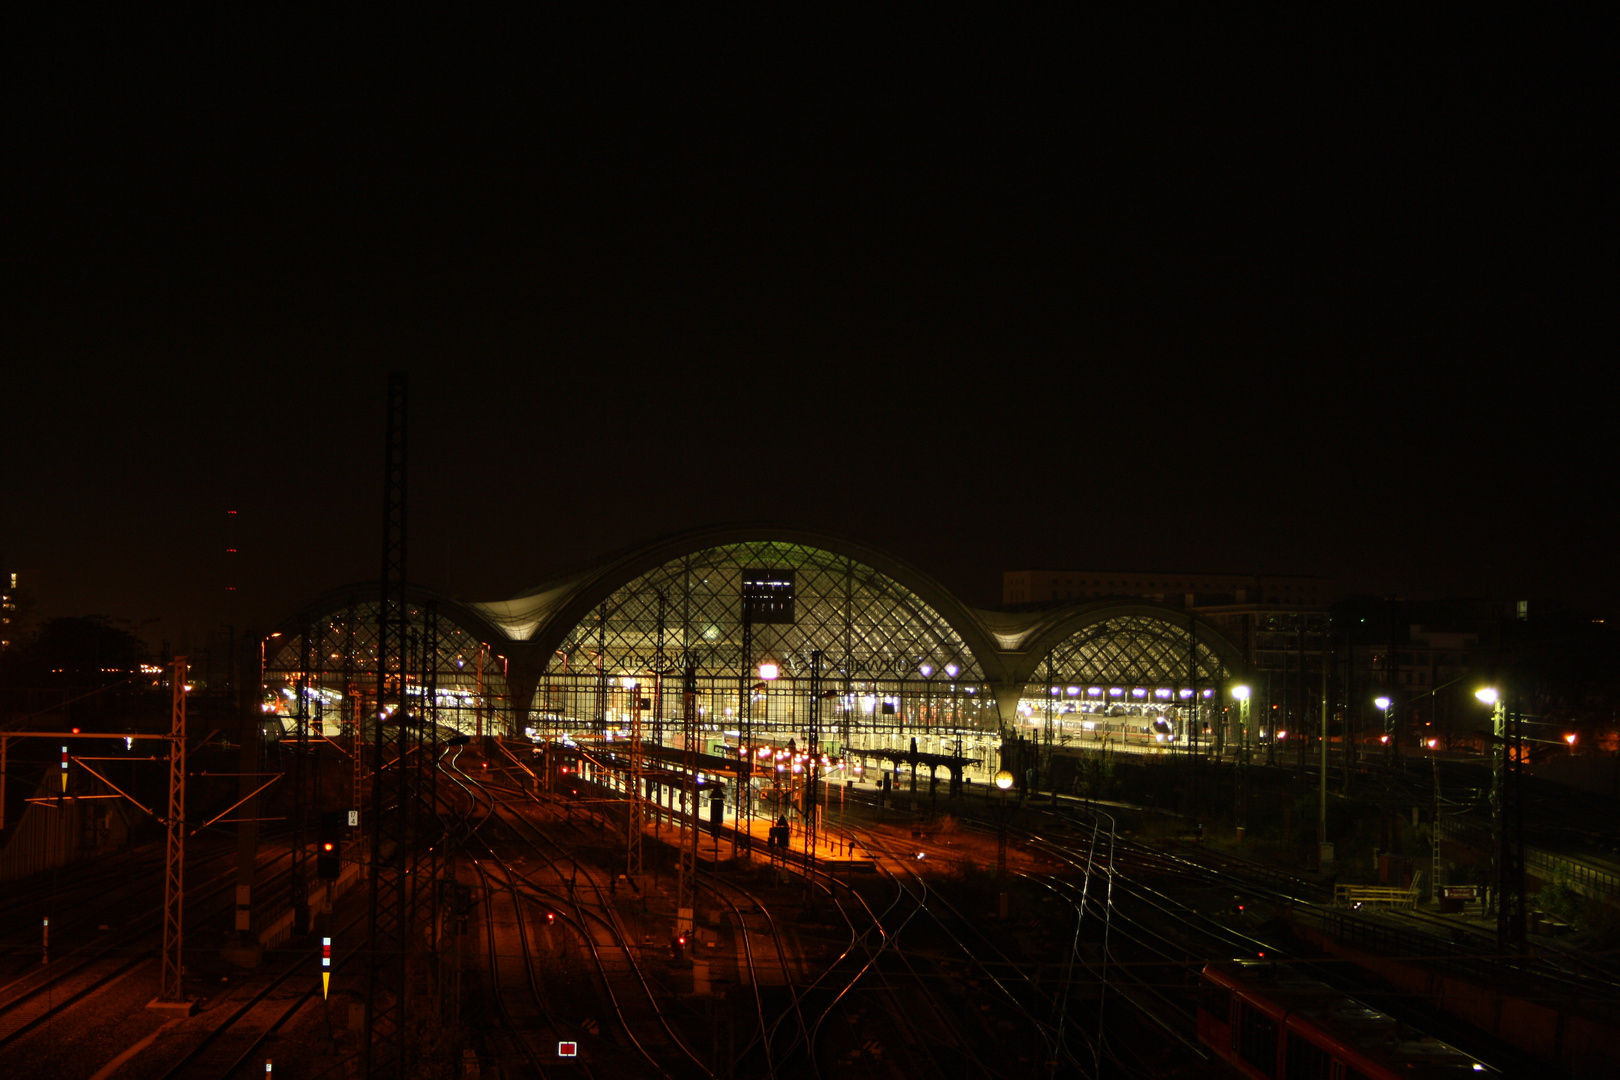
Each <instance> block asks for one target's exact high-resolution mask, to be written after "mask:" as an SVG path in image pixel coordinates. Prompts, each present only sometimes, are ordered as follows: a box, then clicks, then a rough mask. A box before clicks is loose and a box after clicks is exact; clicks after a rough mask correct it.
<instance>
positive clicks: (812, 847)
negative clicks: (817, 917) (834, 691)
mask: <svg viewBox="0 0 1620 1080" xmlns="http://www.w3.org/2000/svg"><path fill="white" fill-rule="evenodd" d="M807 734H808V735H809V736H810V737H809V739H808V740H807V741H808V742H809V744H810V745H809V747H808V748H807V750H806V754H805V770H804V783H805V797H804V809H805V815H804V853H805V867H806V871H805V875H804V888H805V892H806V894H807V895H809V896H812V897H813V896H814V895H815V893H814V891H813V890H814V885H813V883H812V881H811V879H812V878H814V877H815V875H816V818H817V817H818V816H819V815H820V810H821V798H820V794H821V793H820V792H818V791H817V790H816V779H817V778H818V777H819V776H820V775H821V650H820V649H814V650H812V651H811V653H810V730H809V732H807Z"/></svg>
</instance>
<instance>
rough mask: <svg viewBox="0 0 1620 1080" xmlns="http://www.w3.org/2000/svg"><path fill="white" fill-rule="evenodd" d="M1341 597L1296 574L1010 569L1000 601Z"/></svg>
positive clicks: (1334, 588)
mask: <svg viewBox="0 0 1620 1080" xmlns="http://www.w3.org/2000/svg"><path fill="white" fill-rule="evenodd" d="M1337 595H1338V584H1337V583H1336V582H1335V581H1334V580H1333V579H1331V578H1319V577H1304V576H1299V575H1292V574H1195V573H1189V572H1177V573H1171V572H1168V571H1162V572H1140V571H1138V572H1134V573H1127V572H1124V571H1102V570H1008V571H1006V572H1004V573H1003V574H1002V575H1001V602H1002V603H1003V604H1008V605H1012V604H1038V603H1049V602H1051V601H1054V600H1091V599H1099V598H1102V597H1105V596H1108V597H1117V596H1139V597H1141V598H1142V599H1144V600H1157V601H1159V602H1160V603H1166V604H1180V605H1181V606H1183V607H1212V606H1220V605H1227V604H1264V605H1267V606H1273V605H1281V606H1283V607H1288V608H1313V609H1315V608H1320V609H1323V610H1325V609H1327V608H1328V607H1330V606H1332V604H1333V601H1334V600H1335V599H1337Z"/></svg>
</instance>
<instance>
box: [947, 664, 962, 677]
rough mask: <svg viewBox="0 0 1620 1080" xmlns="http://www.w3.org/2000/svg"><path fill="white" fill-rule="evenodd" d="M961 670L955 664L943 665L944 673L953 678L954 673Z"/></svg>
mask: <svg viewBox="0 0 1620 1080" xmlns="http://www.w3.org/2000/svg"><path fill="white" fill-rule="evenodd" d="M961 670H962V669H961V668H959V667H957V666H956V665H955V664H946V665H945V674H947V675H949V676H950V677H951V678H953V679H954V678H956V673H957V672H958V671H961Z"/></svg>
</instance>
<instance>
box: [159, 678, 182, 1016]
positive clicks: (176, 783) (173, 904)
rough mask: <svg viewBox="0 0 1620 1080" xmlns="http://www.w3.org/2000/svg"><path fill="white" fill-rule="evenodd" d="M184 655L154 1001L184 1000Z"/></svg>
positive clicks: (177, 684)
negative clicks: (160, 954) (160, 957)
mask: <svg viewBox="0 0 1620 1080" xmlns="http://www.w3.org/2000/svg"><path fill="white" fill-rule="evenodd" d="M186 670H187V669H186V658H185V657H184V656H177V657H175V658H174V674H173V675H171V676H170V679H171V681H172V686H171V691H172V693H171V695H170V696H171V700H172V708H171V710H170V718H169V813H168V818H167V820H166V821H165V822H164V824H165V825H167V826H168V843H167V846H166V847H165V849H164V860H163V975H162V982H161V983H160V985H159V987H158V1000H157V1001H156V1002H154V1004H157V1005H179V1004H182V1003H184V1002H185V999H186V995H185V989H184V987H183V986H182V985H181V976H182V973H183V971H184V967H183V965H182V964H181V952H182V950H183V949H184V942H185V937H184V933H183V930H184V925H183V923H182V921H181V915H182V911H183V907H184V902H185V870H186V861H185V860H186Z"/></svg>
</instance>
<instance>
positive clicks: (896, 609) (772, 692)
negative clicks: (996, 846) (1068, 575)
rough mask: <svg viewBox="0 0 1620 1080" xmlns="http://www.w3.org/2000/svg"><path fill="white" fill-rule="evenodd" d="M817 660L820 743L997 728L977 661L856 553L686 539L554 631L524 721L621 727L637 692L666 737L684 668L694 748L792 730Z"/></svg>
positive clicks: (936, 737) (649, 729)
mask: <svg viewBox="0 0 1620 1080" xmlns="http://www.w3.org/2000/svg"><path fill="white" fill-rule="evenodd" d="M745 598H746V600H747V603H746V607H747V615H748V617H747V618H746V619H745V618H744V615H745V610H744V609H745ZM817 653H819V654H820V656H819V661H818V659H817V657H816V654H817ZM818 662H819V665H820V667H819V677H820V680H821V683H820V691H821V696H820V697H819V699H818V703H819V705H820V733H821V740H822V746H823V748H824V749H830V750H832V751H834V752H836V751H837V750H838V748H839V747H840V746H843V747H853V746H896V745H901V744H902V740H908V739H910V738H913V737H916V738H918V739H919V749H928V750H932V751H934V752H944V753H950V752H954V751H955V749H956V748H955V746H954V745H953V741H954V739H955V738H957V737H958V736H957V733H958V732H959V731H960V730H961V729H964V728H977V727H980V726H986V725H987V726H988V727H990V728H991V729H992V730H993V729H994V727H995V720H994V716H995V709H994V704H993V703H992V702H990V701H989V696H988V694H987V693H986V692H985V689H984V686H983V673H982V671H981V670H980V667H979V664H978V661H977V660H976V659H975V657H974V656H973V655H972V653H970V652H969V651H968V648H967V646H966V644H965V643H964V642H963V640H962V638H961V637H960V636H959V635H958V634H957V633H956V631H955V630H954V629H952V628H951V626H950V625H949V624H948V623H947V622H946V621H945V620H944V618H943V617H941V616H940V614H939V613H938V612H937V611H935V610H934V609H933V608H931V607H930V606H929V605H927V604H926V603H924V602H923V601H922V600H921V599H920V598H919V597H918V596H917V595H916V594H915V593H913V592H911V591H910V590H909V589H907V588H905V587H904V586H903V585H901V584H900V583H898V582H896V581H895V580H894V579H892V578H890V577H888V576H887V575H885V574H882V573H880V572H879V571H877V570H874V569H873V568H871V567H869V566H866V565H864V564H862V563H859V562H856V561H855V560H852V559H849V558H846V557H844V556H841V555H837V554H835V553H832V552H828V551H824V550H820V549H817V548H812V547H806V546H803V545H798V544H791V543H782V542H771V541H754V542H748V543H738V544H728V545H724V546H721V547H714V548H709V549H706V550H703V551H699V552H696V553H693V554H692V555H689V556H685V557H683V558H680V559H675V560H672V561H670V562H667V563H665V564H663V565H662V566H659V567H657V568H656V569H653V570H651V571H648V572H647V573H644V574H641V575H640V576H638V577H637V578H636V579H635V580H633V581H631V582H629V583H627V584H625V585H624V586H623V587H621V588H619V589H617V590H615V591H614V593H613V594H612V595H611V596H609V597H607V599H605V600H604V601H602V603H601V604H599V605H598V606H597V608H596V610H595V611H594V612H593V613H592V614H591V615H589V616H587V617H585V618H584V619H581V620H580V621H579V622H578V624H577V625H575V626H574V627H573V628H572V629H571V630H570V631H569V632H568V634H567V635H566V636H565V638H564V639H563V643H562V645H561V646H560V647H559V648H558V650H557V652H556V654H555V655H554V656H553V657H552V659H551V662H550V663H549V664H548V665H547V669H546V673H545V676H544V677H543V679H542V681H541V685H540V687H539V688H538V690H537V692H536V694H535V699H534V709H533V713H532V717H533V721H532V722H533V723H534V724H535V725H536V726H537V727H538V728H539V729H540V730H541V732H542V733H543V734H559V735H560V734H564V733H568V734H583V735H586V736H591V737H594V736H595V735H596V734H597V733H600V732H612V733H619V732H626V731H628V728H629V725H630V722H631V710H632V709H633V708H634V707H635V705H636V703H637V702H638V700H639V701H640V702H641V703H643V704H642V709H643V713H642V716H641V724H642V733H643V737H644V738H649V739H654V740H656V741H658V742H661V743H669V744H671V745H673V744H674V743H675V741H676V739H675V736H676V734H677V733H678V732H679V728H680V718H681V712H682V692H681V686H682V679H683V674H682V673H683V671H684V670H685V669H686V668H687V667H691V668H692V669H694V671H695V674H696V680H697V689H698V709H699V717H700V724H699V726H700V729H701V734H700V736H699V738H700V740H701V742H702V746H701V747H700V749H702V750H705V751H712V750H713V749H715V746H716V744H719V743H726V744H728V745H732V746H735V745H737V744H738V742H739V740H740V739H741V738H742V732H744V731H747V732H750V733H751V734H752V736H753V737H754V738H755V740H757V741H770V742H775V743H778V744H780V743H785V741H786V740H787V739H789V738H795V739H798V740H801V741H802V739H803V738H804V736H805V733H806V731H807V729H808V727H809V724H810V709H811V693H812V687H811V683H812V681H813V669H814V668H815V665H816V664H817V663H818ZM761 665H774V674H773V673H772V672H771V671H770V670H767V671H766V672H765V673H764V674H762V668H761ZM964 752H966V750H964Z"/></svg>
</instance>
